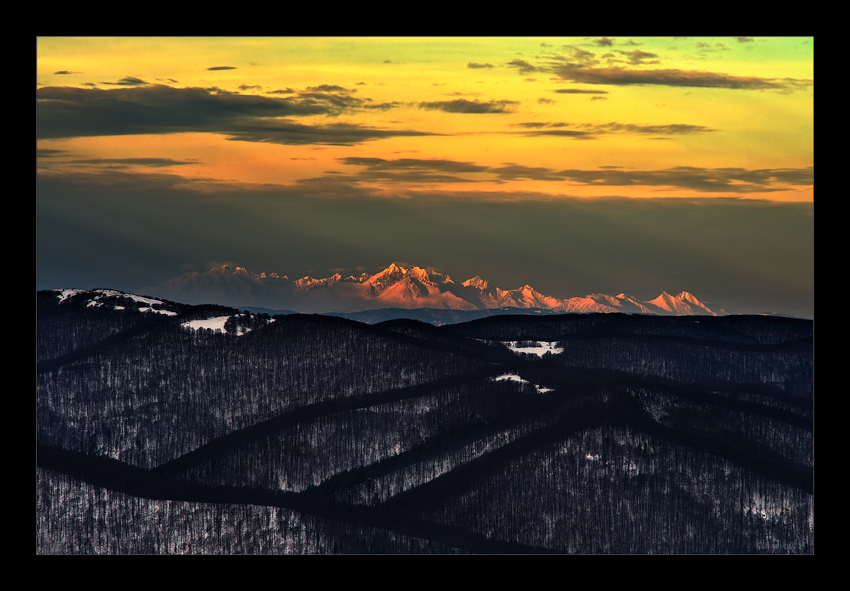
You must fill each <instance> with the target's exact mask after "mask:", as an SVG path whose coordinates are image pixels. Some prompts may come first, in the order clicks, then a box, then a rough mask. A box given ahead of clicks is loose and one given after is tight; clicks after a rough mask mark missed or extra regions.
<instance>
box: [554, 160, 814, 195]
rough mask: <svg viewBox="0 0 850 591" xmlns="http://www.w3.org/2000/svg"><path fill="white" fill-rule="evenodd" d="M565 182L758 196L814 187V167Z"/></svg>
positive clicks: (687, 169) (678, 171)
mask: <svg viewBox="0 0 850 591" xmlns="http://www.w3.org/2000/svg"><path fill="white" fill-rule="evenodd" d="M557 174H558V175H559V176H561V177H563V178H564V179H566V180H570V181H574V182H579V183H583V184H592V185H595V186H599V185H607V186H619V187H625V186H634V185H644V186H669V187H678V188H682V189H691V190H695V191H702V192H707V193H715V192H724V193H739V194H746V193H762V192H772V191H779V190H782V189H783V188H784V187H781V186H779V185H797V186H805V185H811V184H813V183H814V167H808V168H794V169H789V168H780V169H758V170H747V169H744V168H698V167H693V166H677V167H674V168H668V169H665V170H643V171H638V170H614V169H606V170H598V171H594V170H562V171H559V172H558V173H557Z"/></svg>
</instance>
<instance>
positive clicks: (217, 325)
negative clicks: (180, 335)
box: [180, 316, 230, 333]
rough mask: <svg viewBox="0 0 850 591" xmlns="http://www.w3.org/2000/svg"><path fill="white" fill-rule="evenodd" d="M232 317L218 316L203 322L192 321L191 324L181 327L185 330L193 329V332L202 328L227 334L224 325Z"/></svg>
mask: <svg viewBox="0 0 850 591" xmlns="http://www.w3.org/2000/svg"><path fill="white" fill-rule="evenodd" d="M228 318H230V316H216V317H215V318H204V319H202V320H190V321H189V322H184V323H183V324H181V325H180V326H183V327H185V328H191V329H192V330H199V329H201V328H206V329H209V330H214V331H217V332H221V333H227V331H226V330H224V323H225V322H227V319H228Z"/></svg>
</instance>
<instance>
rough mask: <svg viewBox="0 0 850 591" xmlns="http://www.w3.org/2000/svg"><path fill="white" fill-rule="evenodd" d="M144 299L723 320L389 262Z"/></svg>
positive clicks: (221, 273)
mask: <svg viewBox="0 0 850 591" xmlns="http://www.w3.org/2000/svg"><path fill="white" fill-rule="evenodd" d="M139 292H140V293H143V294H145V295H150V296H153V297H161V298H167V299H170V300H175V301H180V302H185V303H187V304H202V303H215V304H221V305H226V306H255V307H265V308H270V309H288V310H294V311H297V312H305V313H326V312H357V311H365V310H379V309H383V308H402V309H408V310H413V309H426V308H427V309H437V310H463V311H473V310H490V309H496V308H520V309H536V310H548V311H552V312H559V313H568V312H574V313H599V312H601V313H614V312H620V313H627V314H660V315H688V316H691V315H709V316H718V315H725V314H726V313H727V312H726V311H725V310H723V309H721V308H716V307H709V306H708V305H706V304H705V303H703V302H701V301H700V300H699V299H697V298H696V297H695V296H694V295H693V294H691V293H688V292H686V291H683V292H681V293H679V294H678V295H675V296H673V295H671V294H668V293H667V292H662V293H661V294H660V295H659V296H658V297H657V298H655V299H653V300H649V301H641V300H638V299H637V298H635V297H632V296H630V295H627V294H625V293H621V294H619V295H616V296H611V295H605V294H599V293H595V294H589V295H585V296H581V297H571V298H567V299H560V298H556V297H552V296H547V295H544V294H541V293H540V292H538V291H537V290H536V289H534V288H533V287H531V286H530V285H524V286H522V287H519V288H516V289H502V288H499V287H494V286H491V285H490V284H489V283H488V282H487V281H486V280H484V279H482V278H481V277H479V276H475V277H473V278H471V279H468V280H466V281H463V282H456V281H454V280H453V279H452V278H451V277H449V276H448V275H446V274H444V273H441V272H439V271H436V270H434V269H426V268H423V267H417V266H409V265H400V264H397V263H392V264H391V265H389V266H388V267H387V268H386V269H384V270H383V271H380V272H378V273H375V274H374V275H369V274H368V273H362V274H361V275H360V276H359V277H355V276H353V275H350V276H348V277H343V276H342V275H340V274H339V273H336V274H334V275H332V276H330V277H326V278H321V279H317V278H313V277H309V276H306V277H302V278H300V279H290V278H289V277H288V276H286V275H277V274H275V273H268V274H267V273H260V274H257V273H253V272H251V271H248V270H247V269H245V268H243V267H238V266H235V265H230V264H224V265H220V266H217V267H213V268H212V269H209V270H208V271H204V272H197V271H195V272H189V273H184V274H183V275H180V276H178V277H174V278H172V279H169V280H168V281H165V282H164V283H162V284H160V285H157V286H153V287H143V288H140V290H139Z"/></svg>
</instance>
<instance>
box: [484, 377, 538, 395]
mask: <svg viewBox="0 0 850 591" xmlns="http://www.w3.org/2000/svg"><path fill="white" fill-rule="evenodd" d="M493 380H495V381H497V382H498V381H501V380H510V381H512V382H519V383H520V384H530V383H531V382H529V381H528V380H524V379H523V378H521V377H520V376H519V375H518V374H515V373H505V374H502V375H500V376H496V377H495V378H493ZM534 388H535V389H536V390H537V393H538V394H543V393H545V392H552V388H547V387H545V386H538V385H537V384H534Z"/></svg>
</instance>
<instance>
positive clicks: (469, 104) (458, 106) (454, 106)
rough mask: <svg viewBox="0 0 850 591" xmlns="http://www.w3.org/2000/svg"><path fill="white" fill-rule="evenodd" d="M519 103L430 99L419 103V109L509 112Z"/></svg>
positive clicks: (456, 111) (451, 111)
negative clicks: (430, 100)
mask: <svg viewBox="0 0 850 591" xmlns="http://www.w3.org/2000/svg"><path fill="white" fill-rule="evenodd" d="M518 104H520V103H519V101H509V100H493V101H483V102H481V101H477V100H475V101H470V100H466V99H455V100H453V101H432V102H421V103H419V108H420V109H428V110H431V111H444V112H446V113H473V114H480V113H511V112H513V111H514V110H515V109H516V106H517V105H518Z"/></svg>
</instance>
